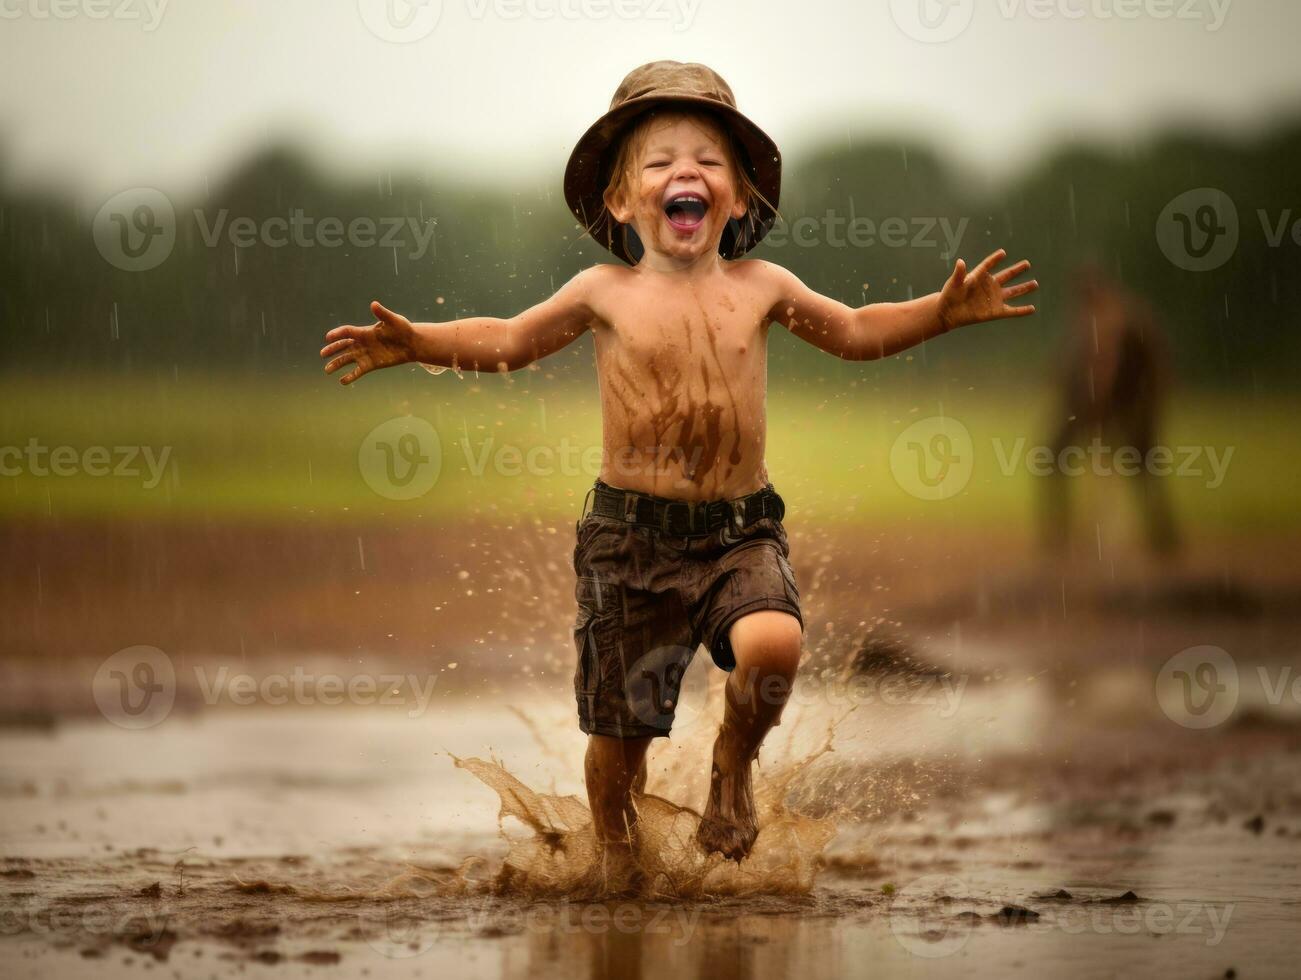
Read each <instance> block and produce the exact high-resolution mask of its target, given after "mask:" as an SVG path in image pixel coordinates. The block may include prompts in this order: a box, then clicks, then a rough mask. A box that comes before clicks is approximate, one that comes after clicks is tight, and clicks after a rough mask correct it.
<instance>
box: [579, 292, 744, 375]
mask: <svg viewBox="0 0 1301 980" xmlns="http://www.w3.org/2000/svg"><path fill="white" fill-rule="evenodd" d="M765 328H766V323H765V318H764V316H763V314H762V313H761V311H759V310H758V309H757V308H756V307H754V306H752V305H751V304H747V303H745V302H744V301H742V300H741V299H739V298H737V297H734V296H729V295H727V294H722V295H718V296H711V297H703V298H697V297H695V296H690V295H689V296H687V297H663V296H661V297H657V298H654V299H652V298H649V297H635V296H634V297H629V298H628V301H627V302H626V303H623V304H620V306H619V307H618V308H617V309H613V310H611V311H609V313H608V316H607V318H606V324H605V325H604V328H603V329H601V330H598V331H597V332H596V345H597V354H598V358H599V359H601V360H610V359H613V360H617V361H619V362H621V363H622V364H623V366H625V367H634V366H640V367H644V368H646V369H649V368H651V367H658V368H660V369H669V370H682V369H686V368H688V367H694V368H695V369H696V370H700V369H701V368H702V367H703V368H704V369H706V370H719V371H723V372H731V371H734V370H738V369H741V368H742V367H743V366H744V365H745V364H746V363H747V362H750V361H752V360H754V359H755V358H761V357H762V354H763V351H764V347H765V344H764V341H765V339H766V333H765Z"/></svg>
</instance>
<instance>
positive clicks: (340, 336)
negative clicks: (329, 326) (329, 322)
mask: <svg viewBox="0 0 1301 980" xmlns="http://www.w3.org/2000/svg"><path fill="white" fill-rule="evenodd" d="M367 329H368V328H367V327H353V326H343V327H335V328H334V329H333V330H331V331H329V332H328V333H327V334H326V335H325V339H326V341H327V342H329V341H331V340H345V339H347V340H358V339H359V338H360V337H361V336H362V334H363V333H364V332H365V331H366V330H367Z"/></svg>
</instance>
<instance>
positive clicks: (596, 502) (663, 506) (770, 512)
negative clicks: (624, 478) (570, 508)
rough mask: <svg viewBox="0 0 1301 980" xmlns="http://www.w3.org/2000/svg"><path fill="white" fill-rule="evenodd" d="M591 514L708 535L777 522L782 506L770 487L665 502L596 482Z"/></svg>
mask: <svg viewBox="0 0 1301 980" xmlns="http://www.w3.org/2000/svg"><path fill="white" fill-rule="evenodd" d="M592 494H593V500H592V513H593V514H598V515H600V516H601V517H613V518H616V519H618V520H621V521H624V522H625V523H628V524H632V525H634V526H637V527H654V528H658V529H659V530H661V531H664V532H665V533H666V534H681V535H694V534H711V533H712V532H714V531H717V530H718V529H719V528H721V527H724V526H725V525H727V524H729V523H731V524H735V525H736V526H737V527H745V526H747V525H749V524H753V523H754V522H755V521H758V520H762V519H763V518H765V517H771V518H773V519H774V520H778V521H780V520H781V519H782V517H783V516H784V515H785V514H786V505H785V504H784V503H783V502H782V498H781V497H780V496H778V494H777V491H776V490H774V489H773V488H772V484H771V483H770V484H768V486H766V487H764V488H763V489H762V490H756V491H755V492H754V493H751V494H747V495H746V496H744V497H736V498H734V499H732V500H699V501H691V500H669V499H667V498H665V497H653V496H651V495H650V494H646V493H638V492H636V491H635V490H621V489H619V488H618V487H612V486H610V485H609V484H608V483H602V482H601V481H600V480H597V481H596V486H594V487H593V488H592Z"/></svg>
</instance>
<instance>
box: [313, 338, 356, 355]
mask: <svg viewBox="0 0 1301 980" xmlns="http://www.w3.org/2000/svg"><path fill="white" fill-rule="evenodd" d="M355 343H356V341H355V340H353V339H352V338H351V337H345V338H344V339H343V340H336V341H335V342H334V343H332V344H326V345H325V346H324V347H322V348H321V356H322V357H329V356H330V355H331V354H334V353H337V352H338V351H341V350H343V349H344V348H347V347H351V346H352V345H353V344H355Z"/></svg>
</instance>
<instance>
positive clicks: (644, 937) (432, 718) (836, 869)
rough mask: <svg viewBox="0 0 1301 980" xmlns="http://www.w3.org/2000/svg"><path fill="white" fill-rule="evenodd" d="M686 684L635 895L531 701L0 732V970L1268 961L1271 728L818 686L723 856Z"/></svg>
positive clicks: (1282, 796) (963, 967)
mask: <svg viewBox="0 0 1301 980" xmlns="http://www.w3.org/2000/svg"><path fill="white" fill-rule="evenodd" d="M702 662H703V661H702ZM693 680H694V683H692V681H693ZM1095 680H1096V679H1095ZM1113 686H1115V687H1117V689H1119V687H1120V686H1123V685H1113ZM1093 687H1095V688H1098V689H1099V690H1109V689H1110V688H1109V687H1108V685H1107V683H1105V682H1104V681H1096V683H1094V684H1093ZM688 689H690V690H692V691H694V692H695V693H694V695H693V697H692V698H688V699H687V701H686V703H685V704H684V705H683V708H682V714H681V716H680V723H679V727H678V729H677V731H676V733H675V737H674V738H673V739H672V741H671V742H670V743H664V744H661V745H658V746H657V749H656V754H655V755H654V756H653V757H652V763H651V779H650V783H649V785H648V792H649V794H650V795H651V799H648V800H647V801H646V812H647V813H650V814H651V815H652V820H651V822H652V823H653V825H654V827H655V830H656V838H655V839H656V844H657V852H658V853H662V854H663V855H665V858H664V860H663V862H662V863H663V866H662V867H661V868H660V870H661V872H662V873H661V874H659V875H658V876H657V877H656V882H657V886H656V888H655V889H654V891H653V893H652V894H651V895H650V896H649V897H647V898H645V899H642V900H638V901H636V902H633V901H587V900H586V897H587V896H586V895H585V893H584V879H583V877H582V874H581V870H582V865H583V863H584V858H585V851H584V846H585V844H584V841H585V836H584V834H585V829H584V821H583V816H584V815H583V810H582V802H581V800H582V787H581V782H580V776H579V774H580V772H581V768H580V759H581V753H582V749H583V743H582V738H581V736H580V735H579V734H578V733H577V732H576V730H575V729H574V726H573V724H572V720H571V707H570V705H569V704H568V703H567V701H565V700H562V699H560V698H558V697H556V696H555V695H554V694H553V693H548V692H542V693H539V692H538V691H537V690H523V689H521V690H519V691H517V692H513V694H514V695H516V696H514V697H512V698H511V700H513V701H514V702H515V703H516V704H524V705H527V708H526V709H525V711H524V712H523V713H521V712H519V711H518V710H516V709H514V708H508V707H503V706H502V703H503V700H504V699H493V701H492V703H488V702H486V701H482V700H472V699H462V700H446V699H445V700H440V701H436V702H435V703H434V705H433V706H431V708H430V709H429V711H427V712H426V713H424V714H422V715H420V716H418V717H411V716H409V714H408V713H407V712H405V711H382V710H379V709H373V710H369V711H366V710H357V709H352V710H349V709H328V710H327V709H302V708H275V709H269V708H262V709H226V710H209V711H207V712H206V713H201V714H197V715H189V716H180V715H177V716H173V717H169V718H168V719H167V720H165V721H164V722H163V723H162V724H160V725H158V726H157V727H155V728H153V729H149V730H147V731H142V732H133V731H125V730H122V729H118V728H116V727H114V726H113V725H111V724H108V723H107V722H104V721H102V720H100V721H96V720H85V719H83V720H80V721H68V722H66V723H63V724H61V725H59V726H58V727H57V728H56V729H55V730H54V731H53V732H48V733H45V732H41V733H37V732H20V731H9V732H5V733H3V734H0V858H2V860H0V873H3V877H2V878H0V912H2V915H0V957H3V962H5V964H6V966H5V975H6V976H15V977H51V976H59V977H65V976H66V977H79V976H92V975H93V976H98V977H103V976H106V975H107V976H125V975H134V974H136V973H138V972H139V971H140V970H142V969H144V968H149V969H151V970H153V971H154V972H157V971H158V970H167V971H169V972H172V973H174V974H176V975H180V976H189V975H201V976H219V975H226V974H233V973H236V972H243V971H247V970H260V969H265V970H268V971H274V972H276V973H278V974H281V975H289V976H296V975H320V974H321V973H322V971H326V970H330V971H333V972H334V973H336V974H340V975H348V976H375V977H387V976H402V977H407V976H415V975H435V976H488V977H494V976H500V977H515V976H538V975H552V974H561V975H565V976H569V977H576V978H577V977H606V976H609V977H616V976H617V977H640V976H645V977H652V976H672V975H677V974H679V973H684V974H687V975H697V974H699V975H709V976H714V975H717V976H722V977H754V978H763V977H779V976H780V977H784V976H789V975H799V976H816V977H820V976H845V975H862V976H869V975H895V974H903V975H917V976H921V975H927V976H931V975H941V976H949V975H951V976H1003V975H1005V974H1007V973H1009V972H1012V971H1019V970H1026V969H1030V970H1032V971H1033V972H1035V973H1036V974H1041V973H1044V972H1047V971H1048V970H1052V971H1054V972H1055V973H1056V974H1057V975H1060V976H1094V975H1114V974H1116V973H1120V974H1122V975H1130V974H1133V973H1138V972H1147V973H1149V974H1151V975H1154V976H1178V977H1200V976H1205V977H1213V976H1224V975H1225V971H1226V970H1227V969H1230V968H1234V969H1236V970H1237V971H1238V975H1239V976H1243V977H1247V976H1251V977H1257V976H1294V975H1295V972H1294V964H1295V960H1296V955H1297V953H1298V952H1301V949H1298V941H1297V939H1296V938H1295V937H1296V936H1297V935H1298V934H1301V930H1299V929H1298V926H1301V899H1299V897H1298V882H1299V881H1301V752H1298V751H1297V739H1296V736H1295V734H1294V729H1293V728H1292V727H1291V725H1290V724H1274V723H1271V722H1269V721H1268V720H1265V721H1261V720H1259V719H1257V720H1256V721H1255V722H1253V724H1251V725H1245V726H1236V727H1235V726H1228V727H1227V729H1225V730H1223V731H1219V732H1217V733H1214V734H1210V735H1208V733H1205V732H1190V731H1187V730H1184V729H1181V728H1179V727H1178V726H1174V725H1172V724H1171V723H1170V722H1169V721H1168V720H1167V719H1164V718H1163V717H1160V716H1159V713H1157V712H1156V709H1155V708H1154V707H1152V706H1151V705H1147V704H1145V703H1144V702H1143V700H1142V699H1133V700H1132V701H1129V702H1126V701H1124V699H1119V700H1118V699H1116V698H1114V697H1109V698H1106V699H1102V700H1100V701H1099V704H1100V705H1101V704H1104V703H1105V706H1106V707H1105V715H1104V714H1100V712H1103V710H1104V709H1103V708H1101V707H1090V701H1089V696H1088V694H1087V692H1081V691H1078V690H1075V691H1072V692H1071V693H1070V696H1069V697H1067V698H1065V699H1064V698H1063V697H1062V695H1061V692H1054V691H1050V690H1048V689H1046V688H1045V687H1043V686H1041V685H1040V683H1039V682H1037V681H1036V680H1035V678H1033V677H1025V678H1010V677H1005V676H1000V677H984V676H972V677H970V678H966V679H965V680H964V682H963V686H962V687H961V690H959V689H958V687H957V686H956V683H951V685H950V687H949V688H948V689H947V690H946V688H945V686H944V684H942V683H940V681H939V680H938V679H935V678H930V679H929V682H928V683H926V684H923V685H921V686H917V685H916V684H914V685H913V686H911V687H906V688H899V689H897V691H896V693H895V695H894V696H891V695H890V694H889V693H888V691H887V689H885V688H881V687H863V688H860V689H859V690H858V692H857V694H853V693H852V692H848V691H846V690H845V689H838V688H836V687H835V685H834V684H831V683H829V682H828V683H823V684H821V685H820V686H814V687H813V688H811V689H809V690H808V691H807V692H806V695H805V696H804V697H802V698H801V697H797V699H796V702H795V703H794V704H793V705H792V707H791V709H790V710H789V712H788V714H787V717H786V718H785V720H784V723H783V725H782V726H781V727H780V728H779V729H778V730H777V731H776V732H775V733H774V736H773V737H772V738H771V739H770V742H769V744H768V745H767V746H766V747H765V749H764V752H763V754H762V755H761V759H760V763H761V767H760V778H759V780H758V784H757V785H758V789H759V793H760V797H761V803H762V808H761V813H762V814H763V816H762V820H763V831H762V832H761V835H760V839H759V842H758V844H757V845H756V853H755V857H754V860H753V861H752V862H747V863H746V864H744V865H742V866H741V867H740V868H738V867H736V866H734V865H728V864H726V863H725V862H722V861H721V860H719V859H714V860H713V861H706V860H705V859H704V858H703V857H702V856H700V855H698V854H696V853H694V852H692V851H691V850H690V848H689V846H688V843H689V838H690V831H691V830H692V829H693V813H692V811H693V810H698V809H699V806H700V804H701V803H702V802H703V793H704V781H703V779H704V773H703V770H704V766H703V760H704V758H706V752H707V749H708V744H709V740H710V738H711V736H712V721H711V719H713V718H714V717H716V713H717V709H718V704H717V689H716V688H715V689H714V690H713V691H712V692H710V693H708V694H707V693H706V691H707V690H708V689H709V681H708V678H707V677H705V676H703V675H702V676H699V677H696V678H689V682H688ZM904 690H906V691H907V695H906V696H903V695H901V694H899V693H898V692H899V691H904ZM1104 720H1105V724H1103V721H1104ZM458 760H459V763H460V764H459V765H458ZM1248 967H1249V969H1248Z"/></svg>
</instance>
